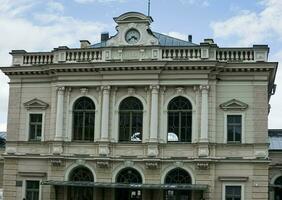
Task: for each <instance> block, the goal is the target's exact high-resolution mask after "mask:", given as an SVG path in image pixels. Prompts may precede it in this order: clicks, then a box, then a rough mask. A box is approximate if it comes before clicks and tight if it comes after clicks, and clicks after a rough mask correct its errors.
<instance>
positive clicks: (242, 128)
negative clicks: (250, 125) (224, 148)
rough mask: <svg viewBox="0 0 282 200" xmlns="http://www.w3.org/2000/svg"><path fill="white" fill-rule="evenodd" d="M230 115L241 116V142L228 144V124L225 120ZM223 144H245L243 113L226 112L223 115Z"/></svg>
mask: <svg viewBox="0 0 282 200" xmlns="http://www.w3.org/2000/svg"><path fill="white" fill-rule="evenodd" d="M230 115H239V116H241V142H239V141H238V142H237V141H234V142H231V141H230V142H228V122H227V118H228V116H230ZM223 138H224V143H226V144H244V143H245V113H243V112H226V113H224V137H223Z"/></svg>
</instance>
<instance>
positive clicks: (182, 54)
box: [161, 47, 201, 60]
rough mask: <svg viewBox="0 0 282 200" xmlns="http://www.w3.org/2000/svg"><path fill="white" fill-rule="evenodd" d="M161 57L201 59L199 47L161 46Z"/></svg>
mask: <svg viewBox="0 0 282 200" xmlns="http://www.w3.org/2000/svg"><path fill="white" fill-rule="evenodd" d="M161 58H162V59H172V60H177V59H182V60H186V59H187V60H200V59H201V48H200V47H193V48H163V49H162V55H161Z"/></svg>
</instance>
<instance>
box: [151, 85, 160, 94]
mask: <svg viewBox="0 0 282 200" xmlns="http://www.w3.org/2000/svg"><path fill="white" fill-rule="evenodd" d="M159 89H160V86H159V85H150V90H151V91H152V93H153V92H159Z"/></svg>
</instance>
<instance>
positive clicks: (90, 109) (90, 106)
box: [73, 97, 95, 141]
mask: <svg viewBox="0 0 282 200" xmlns="http://www.w3.org/2000/svg"><path fill="white" fill-rule="evenodd" d="M94 130H95V104H94V102H93V101H92V100H91V99H90V98H88V97H81V98H79V99H78V100H76V102H75V103H74V110H73V140H80V141H93V140H94Z"/></svg>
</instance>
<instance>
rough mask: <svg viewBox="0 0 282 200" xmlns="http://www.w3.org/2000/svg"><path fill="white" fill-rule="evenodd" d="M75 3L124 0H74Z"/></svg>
mask: <svg viewBox="0 0 282 200" xmlns="http://www.w3.org/2000/svg"><path fill="white" fill-rule="evenodd" d="M74 1H75V2H76V3H81V4H88V3H94V2H98V3H110V2H120V3H123V2H125V1H126V0H74Z"/></svg>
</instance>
